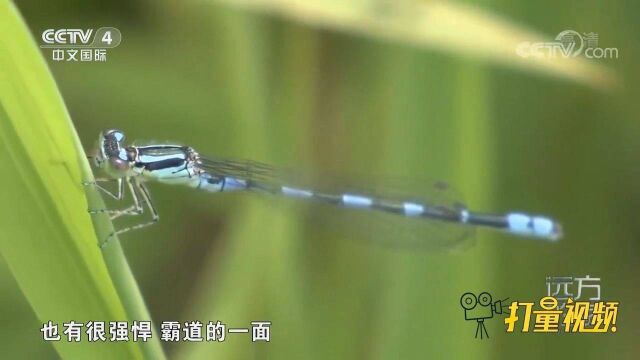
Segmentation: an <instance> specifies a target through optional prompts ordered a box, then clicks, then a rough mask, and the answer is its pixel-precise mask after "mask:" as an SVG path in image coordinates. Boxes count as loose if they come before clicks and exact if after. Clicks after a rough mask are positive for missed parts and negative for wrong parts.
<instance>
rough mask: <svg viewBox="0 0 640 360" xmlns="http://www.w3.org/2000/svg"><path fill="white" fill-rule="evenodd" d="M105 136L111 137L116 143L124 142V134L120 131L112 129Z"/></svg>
mask: <svg viewBox="0 0 640 360" xmlns="http://www.w3.org/2000/svg"><path fill="white" fill-rule="evenodd" d="M107 135H110V136H113V137H114V138H115V139H116V141H117V142H119V143H120V142H122V140H124V133H123V132H122V131H120V130H116V129H112V130H109V131H107Z"/></svg>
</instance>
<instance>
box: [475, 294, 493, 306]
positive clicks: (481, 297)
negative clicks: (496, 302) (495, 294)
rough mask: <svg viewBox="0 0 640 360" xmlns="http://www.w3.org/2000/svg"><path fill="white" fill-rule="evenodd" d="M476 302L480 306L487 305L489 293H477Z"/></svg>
mask: <svg viewBox="0 0 640 360" xmlns="http://www.w3.org/2000/svg"><path fill="white" fill-rule="evenodd" d="M478 302H479V303H480V305H482V306H489V305H490V304H491V295H490V294H489V293H488V292H483V293H482V294H480V295H478Z"/></svg>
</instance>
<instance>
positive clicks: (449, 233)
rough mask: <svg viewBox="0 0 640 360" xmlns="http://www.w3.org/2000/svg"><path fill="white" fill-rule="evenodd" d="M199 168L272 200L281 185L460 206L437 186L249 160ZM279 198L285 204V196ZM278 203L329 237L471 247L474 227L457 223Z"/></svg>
mask: <svg viewBox="0 0 640 360" xmlns="http://www.w3.org/2000/svg"><path fill="white" fill-rule="evenodd" d="M200 167H201V168H202V169H203V170H204V171H206V172H208V173H210V174H212V175H217V176H227V177H233V178H236V179H242V180H246V181H248V182H249V183H251V184H254V185H255V188H256V189H258V190H260V191H261V192H265V190H266V192H269V193H270V194H273V195H283V194H282V191H281V189H282V187H283V186H285V187H288V188H295V189H300V190H306V191H311V192H313V193H314V194H326V195H327V196H333V197H340V196H342V195H344V194H356V195H360V196H366V197H368V198H372V199H376V200H381V201H385V202H388V203H395V204H402V203H404V202H410V203H417V204H424V205H427V206H431V207H437V208H439V209H450V210H451V211H452V212H453V211H458V209H460V208H461V207H463V205H462V204H461V203H460V202H459V201H458V200H457V196H456V194H455V192H454V191H453V190H452V189H450V188H449V186H448V185H447V184H446V183H443V182H440V181H430V180H418V179H410V180H409V179H404V178H384V177H371V176H368V177H367V176H345V175H343V174H340V175H331V174H322V175H309V172H302V171H296V170H287V169H278V168H276V167H274V166H271V165H267V164H262V163H259V162H255V161H249V160H226V159H219V160H216V159H210V158H203V159H201V163H200ZM277 197H281V198H283V199H287V198H286V197H285V196H277ZM274 201H275V199H274ZM278 201H286V202H288V203H291V202H293V203H296V204H297V206H299V207H300V208H302V209H304V210H305V211H303V212H302V214H303V215H302V217H303V218H304V219H305V222H306V223H307V224H308V225H309V227H310V228H312V229H316V230H317V231H320V232H323V233H326V234H327V235H329V236H337V237H340V238H346V239H350V240H355V241H362V242H365V243H374V244H378V245H381V246H385V247H390V248H398V249H426V250H437V249H451V248H460V247H467V246H469V245H471V244H472V243H473V241H472V239H473V237H474V236H473V233H474V228H473V227H472V226H467V225H463V224H460V223H455V222H445V221H440V220H435V219H429V218H425V217H408V216H405V215H404V214H401V213H398V212H389V211H382V210H379V209H366V208H350V207H344V206H340V205H339V204H331V203H327V202H326V201H318V199H316V198H298V199H290V200H278Z"/></svg>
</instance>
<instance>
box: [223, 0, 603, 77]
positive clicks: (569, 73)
mask: <svg viewBox="0 0 640 360" xmlns="http://www.w3.org/2000/svg"><path fill="white" fill-rule="evenodd" d="M218 1H220V2H223V3H227V4H231V5H234V6H239V7H242V8H245V9H248V10H252V11H259V12H263V13H268V14H274V15H277V16H282V17H285V18H289V19H293V20H294V21H298V22H302V23H305V24H308V25H311V26H314V27H321V28H326V29H331V30H339V31H345V32H349V33H354V34H363V35H366V36H372V37H375V38H381V39H386V40H390V41H394V42H400V43H407V44H411V45H414V46H418V47H424V48H428V49H435V50H438V51H443V52H448V53H452V54H457V55H463V56H468V57H471V58H473V59H483V60H486V61H489V62H493V63H497V64H500V65H502V66H508V67H515V68H518V69H522V70H525V71H530V72H538V73H543V74H547V75H551V76H555V77H559V78H564V79H568V80H571V81H575V82H578V83H582V84H586V85H589V86H591V87H594V88H598V89H608V88H610V87H611V86H612V85H614V83H615V77H614V75H613V73H612V72H611V71H610V70H609V69H608V68H606V67H604V66H603V65H598V64H596V63H594V62H592V61H589V60H587V59H582V58H580V57H563V56H554V57H544V56H543V57H537V56H530V57H522V56H520V55H518V53H517V51H516V49H517V48H518V45H519V44H521V43H522V42H530V43H535V42H544V41H551V40H553V38H552V37H544V36H543V35H541V34H540V33H537V32H534V31H532V30H529V29H526V28H525V27H523V26H521V25H518V24H517V23H515V22H513V21H509V20H507V19H504V18H501V17H499V16H498V15H495V14H491V13H489V12H487V11H483V10H481V9H480V8H479V7H473V6H468V5H461V4H455V3H453V2H449V1H446V2H445V1H418V0H410V1H339V0H333V1H320V0H218Z"/></svg>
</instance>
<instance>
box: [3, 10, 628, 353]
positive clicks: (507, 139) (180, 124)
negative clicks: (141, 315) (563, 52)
mask: <svg viewBox="0 0 640 360" xmlns="http://www.w3.org/2000/svg"><path fill="white" fill-rule="evenodd" d="M229 3H231V2H229ZM258 3H263V2H258ZM267 3H268V2H267ZM281 3H283V4H286V3H287V2H281ZM292 3H296V2H292ZM354 3H358V4H361V3H364V2H354ZM370 3H375V5H376V6H381V7H382V9H384V6H388V5H389V3H390V2H384V1H381V2H370ZM407 3H408V2H407ZM426 3H428V2H426ZM16 4H17V6H18V8H19V9H20V11H21V12H22V15H23V16H24V18H25V20H26V22H27V24H28V25H29V27H30V29H31V31H32V33H33V34H34V38H35V39H36V41H40V34H41V33H42V31H43V30H45V29H48V28H97V27H101V26H112V27H116V28H118V29H120V31H121V32H122V36H123V41H122V44H121V45H120V46H119V47H117V48H115V49H112V50H109V51H108V55H107V62H106V63H64V62H52V61H51V60H50V58H51V53H50V51H49V50H46V51H43V54H44V56H45V57H46V58H47V59H48V60H49V64H50V67H51V69H52V72H53V74H54V76H55V78H56V80H57V82H58V85H59V87H60V90H61V92H62V95H63V97H64V99H65V101H66V104H67V106H68V109H69V112H70V114H71V117H72V119H73V122H74V124H75V126H76V129H77V131H78V133H79V135H80V138H81V139H82V142H83V144H84V145H85V148H86V149H87V150H88V149H90V148H91V147H92V146H93V145H94V141H95V139H96V138H97V135H98V133H99V131H100V130H102V129H106V128H120V129H122V130H124V131H125V133H126V134H127V136H128V138H129V139H130V140H133V139H147V140H162V141H164V140H173V141H177V142H182V143H187V144H189V145H191V146H193V147H195V148H196V149H198V150H199V151H200V152H201V153H203V154H215V155H216V156H221V157H224V156H228V157H236V158H251V159H254V160H258V161H263V162H269V163H275V164H281V165H287V166H295V165H296V164H305V167H307V168H309V167H312V168H317V169H320V170H325V171H331V172H340V171H341V170H344V169H348V170H349V171H356V172H359V173H369V174H402V175H403V176H411V175H412V174H425V173H426V174H430V175H429V176H430V177H433V178H438V179H443V180H446V181H448V182H450V183H452V184H454V186H455V187H456V189H457V190H458V191H459V192H460V193H461V194H462V195H463V198H464V199H465V202H466V203H467V204H468V205H469V206H470V207H471V208H474V209H480V210H491V211H495V212H503V211H507V210H509V209H522V210H527V211H531V212H536V213H543V214H549V215H552V216H554V217H555V218H557V219H559V220H560V221H561V222H562V224H563V226H564V229H565V233H566V236H565V238H563V239H562V241H561V242H559V243H557V244H548V243H539V242H535V241H527V240H522V239H514V238H513V237H510V236H507V235H503V234H499V233H495V232H489V231H483V230H481V231H478V232H477V236H476V244H475V246H474V247H472V248H470V249H467V250H465V251H462V252H424V251H411V250H408V251H407V250H405V251H392V250H389V249H385V248H383V247H376V246H367V245H363V244H361V243H356V242H348V241H343V239H340V238H336V237H333V236H328V235H327V233H326V232H325V231H324V230H323V229H322V228H320V227H319V226H317V224H316V225H314V222H313V221H309V220H308V219H309V217H306V216H303V211H306V210H307V209H306V208H299V207H296V206H295V205H291V206H274V205H272V204H271V203H270V201H268V200H265V198H260V197H255V196H247V195H242V194H224V195H215V194H201V193H198V192H195V191H192V190H191V189H189V188H186V187H185V188H180V187H170V186H163V185H156V184H153V185H151V190H152V192H153V195H154V198H155V202H156V205H157V208H158V210H159V212H160V214H161V222H160V223H159V224H158V225H157V226H154V227H151V228H149V229H146V230H143V231H139V232H136V233H134V234H127V235H124V236H122V238H121V239H122V245H123V247H124V248H125V251H126V254H127V257H128V260H129V263H130V265H131V267H132V269H133V272H134V274H135V276H136V279H137V281H138V284H139V286H140V288H141V291H142V294H143V296H144V298H145V300H146V303H147V305H148V307H149V311H150V313H151V315H152V318H153V320H154V321H155V322H156V324H158V323H160V322H161V321H165V320H167V321H170V320H174V321H181V322H184V321H188V320H200V321H203V322H206V321H208V320H213V321H215V320H221V321H223V322H225V323H227V324H228V326H235V327H242V326H245V327H247V326H249V324H250V321H253V320H270V321H272V323H273V325H272V327H271V332H272V334H271V336H272V341H271V342H270V343H268V344H266V343H253V344H252V343H251V342H250V341H249V340H248V338H243V337H242V336H234V335H230V336H228V341H226V342H224V343H199V344H195V343H163V346H164V347H165V350H166V352H167V355H168V357H169V358H178V359H205V358H208V359H211V358H221V359H246V358H258V359H263V358H270V359H325V358H341V359H411V358H425V357H435V358H492V359H494V358H504V359H511V358H522V359H525V358H532V359H533V358H540V357H549V358H559V357H571V358H594V359H595V358H603V357H606V358H622V359H624V358H626V359H631V358H635V357H636V356H637V353H638V352H639V351H640V349H639V348H638V345H637V342H634V340H636V339H638V336H640V330H638V327H637V325H636V324H638V322H639V321H640V312H639V311H638V310H637V308H636V306H637V301H638V300H640V290H638V285H637V284H638V281H637V279H638V276H640V268H639V267H638V260H639V255H640V245H639V244H638V236H639V235H640V226H639V225H638V221H637V220H636V218H635V211H636V208H637V204H640V189H639V186H638V184H639V183H640V171H639V170H638V164H639V163H640V156H639V155H638V151H637V149H638V148H639V145H640V141H639V140H638V139H640V137H639V136H638V135H639V131H640V122H639V121H638V114H639V111H638V110H640V105H639V102H638V101H637V97H638V95H640V88H639V86H638V82H637V79H640V71H639V70H638V69H639V68H638V66H637V59H638V55H640V44H639V42H638V39H637V33H638V30H640V28H639V26H638V23H637V19H636V18H635V14H637V13H638V11H640V6H639V5H638V4H637V3H634V2H632V1H626V2H623V1H619V2H605V1H563V2H556V1H539V2H535V3H534V2H524V1H518V2H514V1H483V2H481V3H479V4H473V5H470V6H472V7H474V8H478V9H481V10H482V11H483V12H485V13H488V14H493V15H492V18H493V19H494V20H495V23H496V24H499V23H500V22H501V21H502V20H503V19H508V20H509V22H510V23H511V24H512V25H513V26H514V27H515V28H524V29H535V30H537V31H539V32H540V33H542V34H546V36H547V38H548V39H552V37H554V36H555V35H556V34H557V33H559V32H560V31H562V30H566V29H576V30H579V31H582V32H597V33H598V34H599V35H600V44H601V46H604V47H617V48H618V49H619V51H620V57H619V58H618V59H610V60H606V61H600V63H601V64H602V65H604V66H606V67H607V68H609V69H611V70H612V72H613V74H614V76H615V77H616V78H617V86H615V87H612V88H605V87H604V86H600V85H598V82H597V81H594V82H593V83H590V82H589V81H573V80H572V79H571V77H569V78H565V79H561V78H559V77H554V76H549V75H548V74H546V73H545V72H544V71H535V70H517V69H513V67H512V66H509V61H508V60H504V61H500V60H499V59H498V60H496V59H492V58H491V56H481V55H478V54H473V53H466V52H465V51H458V50H453V51H451V50H447V51H442V49H441V48H440V47H438V46H432V45H430V44H429V43H426V44H423V45H421V44H419V43H415V42H413V41H408V42H405V41H402V39H399V38H398V37H397V36H396V37H394V36H392V37H390V38H385V37H384V36H382V37H381V36H378V35H379V34H377V33H373V32H372V33H371V34H368V33H367V32H366V31H365V32H355V33H354V32H352V31H345V30H344V29H345V26H340V25H344V24H340V23H336V24H334V25H335V26H318V25H317V24H311V25H309V24H308V22H306V21H298V20H299V19H298V20H296V19H295V18H293V17H290V16H275V15H270V14H266V13H265V12H264V11H260V10H258V11H254V10H255V9H252V8H251V6H249V9H246V8H237V7H234V6H230V5H229V4H227V2H223V4H221V3H218V2H215V1H211V2H208V1H186V2H172V1H144V0H138V1H112V2H80V1H71V2H69V1H49V2H47V3H46V4H43V3H42V2H37V1H16ZM338 4H339V3H337V2H333V6H341V5H338ZM327 6H329V5H327ZM410 15H411V14H407V16H410ZM460 21H461V24H460V28H461V29H462V28H464V24H463V23H462V21H464V19H462V20H460ZM347 25H348V24H347ZM346 28H347V29H348V28H349V26H346ZM481 37H482V36H481V34H478V40H477V41H478V42H481V41H483V40H482V39H481ZM469 41H470V43H473V42H474V41H476V40H475V39H474V37H473V36H471V37H470V38H469ZM497 56H500V54H498V55H497ZM594 84H595V85H594ZM16 206H20V205H19V204H17V205H16ZM586 274H589V275H591V276H593V277H600V278H601V279H602V280H601V287H602V297H603V298H604V299H608V300H617V301H620V302H621V305H620V307H621V310H620V313H619V317H618V323H619V325H618V332H617V333H616V334H604V335H587V334H574V335H568V334H567V335H564V334H563V335H543V334H533V333H530V334H506V333H505V332H504V325H503V324H501V322H500V321H499V320H496V319H494V320H491V321H487V328H488V331H489V335H490V336H491V338H490V339H488V340H483V341H480V340H476V339H474V337H473V335H474V331H475V324H474V323H470V322H465V321H464V317H463V313H462V310H461V308H460V307H459V298H460V295H461V294H462V293H464V292H467V291H472V292H476V293H479V292H482V291H489V292H491V293H492V294H496V297H499V298H504V297H510V298H511V299H524V300H535V299H539V298H540V297H541V296H543V295H544V294H545V293H546V287H545V277H546V276H564V275H567V276H571V275H574V276H583V275H586ZM0 285H1V286H2V289H1V291H2V294H3V296H2V297H0V301H1V303H0V308H2V309H3V310H2V311H1V312H2V320H1V321H2V326H1V327H0V344H1V345H0V348H2V351H3V354H4V355H3V357H4V358H7V359H18V358H20V359H22V358H45V359H46V358H57V355H56V352H55V351H54V349H53V347H52V346H51V345H50V344H48V343H45V342H44V341H43V340H42V337H41V333H40V331H39V328H40V326H41V322H40V320H39V319H37V318H36V317H35V315H34V313H33V311H32V310H31V308H30V306H29V304H28V302H27V301H26V299H25V298H24V296H23V295H22V294H21V292H20V290H19V287H18V285H17V284H16V282H15V280H13V278H12V275H11V273H10V272H9V271H8V269H7V268H6V266H5V265H4V263H3V265H2V266H0ZM155 334H159V332H158V331H156V332H155ZM633 354H636V355H635V356H634V355H633Z"/></svg>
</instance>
